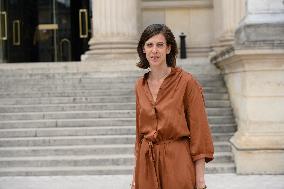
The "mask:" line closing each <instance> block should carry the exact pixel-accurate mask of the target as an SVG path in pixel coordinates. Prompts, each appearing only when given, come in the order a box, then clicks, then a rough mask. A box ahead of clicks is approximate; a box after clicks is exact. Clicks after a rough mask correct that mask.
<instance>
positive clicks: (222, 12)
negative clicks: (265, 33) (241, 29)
mask: <svg viewBox="0 0 284 189" xmlns="http://www.w3.org/2000/svg"><path fill="white" fill-rule="evenodd" d="M244 16H245V0H214V20H215V22H214V24H215V28H214V29H215V44H214V46H215V48H216V49H224V48H226V47H227V46H230V45H232V44H233V41H234V32H235V30H236V28H237V27H238V25H239V22H240V20H241V19H242V18H243V17H244Z"/></svg>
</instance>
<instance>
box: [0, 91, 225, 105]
mask: <svg viewBox="0 0 284 189" xmlns="http://www.w3.org/2000/svg"><path fill="white" fill-rule="evenodd" d="M204 97H205V99H206V100H228V99H229V95H228V94H226V93H223V94H218V93H217V94H214V93H207V94H204ZM104 102H105V103H118V102H120V103H124V102H135V96H134V95H129V96H127V95H126V96H124V95H121V96H96V97H49V98H47V97H42V98H41V97H35V98H29V97H27V98H1V99H0V104H1V105H30V104H72V103H104Z"/></svg>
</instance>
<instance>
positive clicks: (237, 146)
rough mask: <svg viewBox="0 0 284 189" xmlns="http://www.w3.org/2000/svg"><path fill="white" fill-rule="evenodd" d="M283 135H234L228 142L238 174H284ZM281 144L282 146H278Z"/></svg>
mask: <svg viewBox="0 0 284 189" xmlns="http://www.w3.org/2000/svg"><path fill="white" fill-rule="evenodd" d="M281 141H284V135H279V136H277V135H272V136H251V135H247V134H243V135H242V134H240V133H236V134H235V135H234V136H233V137H232V138H231V140H230V142H231V143H232V149H233V150H232V151H233V154H234V158H235V163H236V170H237V173H238V174H284V145H283V143H284V142H281ZM280 143H282V144H280Z"/></svg>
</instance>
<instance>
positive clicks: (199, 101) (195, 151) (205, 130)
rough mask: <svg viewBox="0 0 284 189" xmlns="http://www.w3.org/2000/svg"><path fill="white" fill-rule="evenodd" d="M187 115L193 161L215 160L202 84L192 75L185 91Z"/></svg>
mask: <svg viewBox="0 0 284 189" xmlns="http://www.w3.org/2000/svg"><path fill="white" fill-rule="evenodd" d="M184 102H185V115H186V120H187V124H188V128H189V130H190V153H191V156H192V159H193V161H196V160H198V159H201V158H205V161H206V162H209V161H211V160H213V154H214V147H213V141H212V136H211V131H210V128H209V124H208V119H207V114H206V111H205V102H204V97H203V92H202V88H201V86H200V85H199V84H198V82H197V81H196V80H195V79H194V78H192V77H190V79H189V81H188V82H187V87H186V93H185V100H184Z"/></svg>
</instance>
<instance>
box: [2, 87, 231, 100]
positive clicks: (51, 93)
mask: <svg viewBox="0 0 284 189" xmlns="http://www.w3.org/2000/svg"><path fill="white" fill-rule="evenodd" d="M203 91H204V93H205V94H206V93H226V92H227V89H226V88H225V87H203ZM106 95H107V96H117V95H134V87H133V88H129V89H112V88H109V89H104V90H100V89H98V90H95V89H93V90H79V89H74V90H67V89H61V88H60V89H58V90H49V89H46V90H45V91H40V92H38V91H37V90H35V91H31V90H27V91H13V92H8V91H2V92H0V97H1V98H11V97H16V98H17V97H21V98H23V97H29V98H30V97H33V98H36V97H82V96H88V97H95V96H106Z"/></svg>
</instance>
